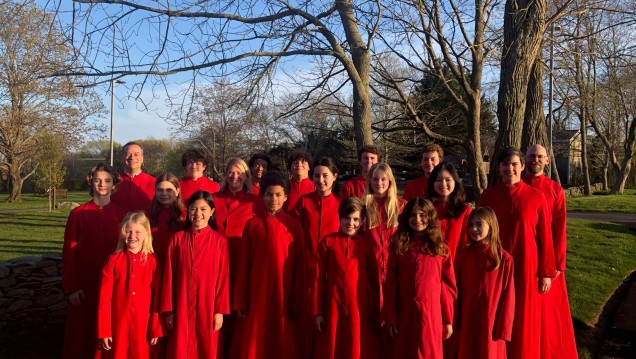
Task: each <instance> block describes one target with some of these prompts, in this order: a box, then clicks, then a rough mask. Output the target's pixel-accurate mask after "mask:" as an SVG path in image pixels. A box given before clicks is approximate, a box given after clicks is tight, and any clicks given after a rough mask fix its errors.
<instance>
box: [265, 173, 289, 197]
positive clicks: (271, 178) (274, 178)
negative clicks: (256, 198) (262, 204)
mask: <svg viewBox="0 0 636 359" xmlns="http://www.w3.org/2000/svg"><path fill="white" fill-rule="evenodd" d="M271 186H281V187H283V191H285V194H286V195H288V194H289V181H288V180H287V178H285V177H284V176H283V175H282V174H281V173H280V172H278V171H267V173H265V174H264V175H263V178H262V179H261V183H260V187H261V189H260V190H259V192H258V194H259V195H260V196H261V197H263V196H264V195H265V191H267V187H271Z"/></svg>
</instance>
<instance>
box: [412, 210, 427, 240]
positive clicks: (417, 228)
mask: <svg viewBox="0 0 636 359" xmlns="http://www.w3.org/2000/svg"><path fill="white" fill-rule="evenodd" d="M409 227H410V228H411V231H413V234H414V235H415V236H418V237H420V236H424V234H425V230H426V228H427V227H428V216H427V215H426V213H424V211H422V210H421V209H419V208H413V211H412V212H411V215H410V216H409Z"/></svg>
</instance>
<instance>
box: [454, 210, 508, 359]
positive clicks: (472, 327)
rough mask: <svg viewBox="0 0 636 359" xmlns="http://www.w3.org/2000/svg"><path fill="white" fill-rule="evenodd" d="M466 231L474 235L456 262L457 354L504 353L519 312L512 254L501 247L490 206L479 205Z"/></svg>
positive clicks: (499, 355)
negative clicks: (516, 308)
mask: <svg viewBox="0 0 636 359" xmlns="http://www.w3.org/2000/svg"><path fill="white" fill-rule="evenodd" d="M468 233H469V235H470V238H471V239H470V241H469V242H468V245H467V246H466V247H465V248H463V251H462V254H461V255H460V256H459V257H458V260H459V262H458V263H457V264H456V265H455V268H456V269H457V272H456V278H457V290H458V306H457V307H458V309H457V316H458V318H457V321H456V324H457V326H458V332H457V333H456V334H455V335H459V358H466V359H468V358H471V359H472V358H476V359H486V358H491V359H496V358H506V341H509V340H510V337H511V335H512V324H513V320H514V316H515V287H514V280H513V261H512V257H511V256H510V254H508V252H506V251H504V250H503V248H502V247H501V240H500V239H499V223H498V222H497V216H496V215H495V212H494V211H493V210H492V209H490V208H488V207H478V208H476V209H475V210H474V211H473V212H472V213H471V214H470V217H469V226H468Z"/></svg>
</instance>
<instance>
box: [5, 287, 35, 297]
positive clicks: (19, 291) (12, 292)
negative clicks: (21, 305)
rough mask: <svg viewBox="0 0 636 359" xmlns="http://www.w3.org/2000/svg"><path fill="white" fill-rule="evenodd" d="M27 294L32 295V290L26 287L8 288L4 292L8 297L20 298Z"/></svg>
mask: <svg viewBox="0 0 636 359" xmlns="http://www.w3.org/2000/svg"><path fill="white" fill-rule="evenodd" d="M27 295H28V296H32V295H33V291H32V290H30V289H28V288H15V289H9V290H8V291H7V292H6V296H7V297H9V298H21V297H24V296H27Z"/></svg>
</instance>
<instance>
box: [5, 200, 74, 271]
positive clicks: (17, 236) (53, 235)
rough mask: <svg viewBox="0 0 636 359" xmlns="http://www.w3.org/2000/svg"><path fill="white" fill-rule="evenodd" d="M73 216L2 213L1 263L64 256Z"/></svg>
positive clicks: (62, 214) (41, 212)
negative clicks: (68, 224)
mask: <svg viewBox="0 0 636 359" xmlns="http://www.w3.org/2000/svg"><path fill="white" fill-rule="evenodd" d="M69 212H70V211H68V210H57V211H53V212H48V211H22V212H4V213H2V212H0V261H5V260H7V259H11V258H15V257H21V256H30V255H40V254H43V253H61V252H62V244H63V243H64V226H65V225H66V219H67V218H68V214H69Z"/></svg>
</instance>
